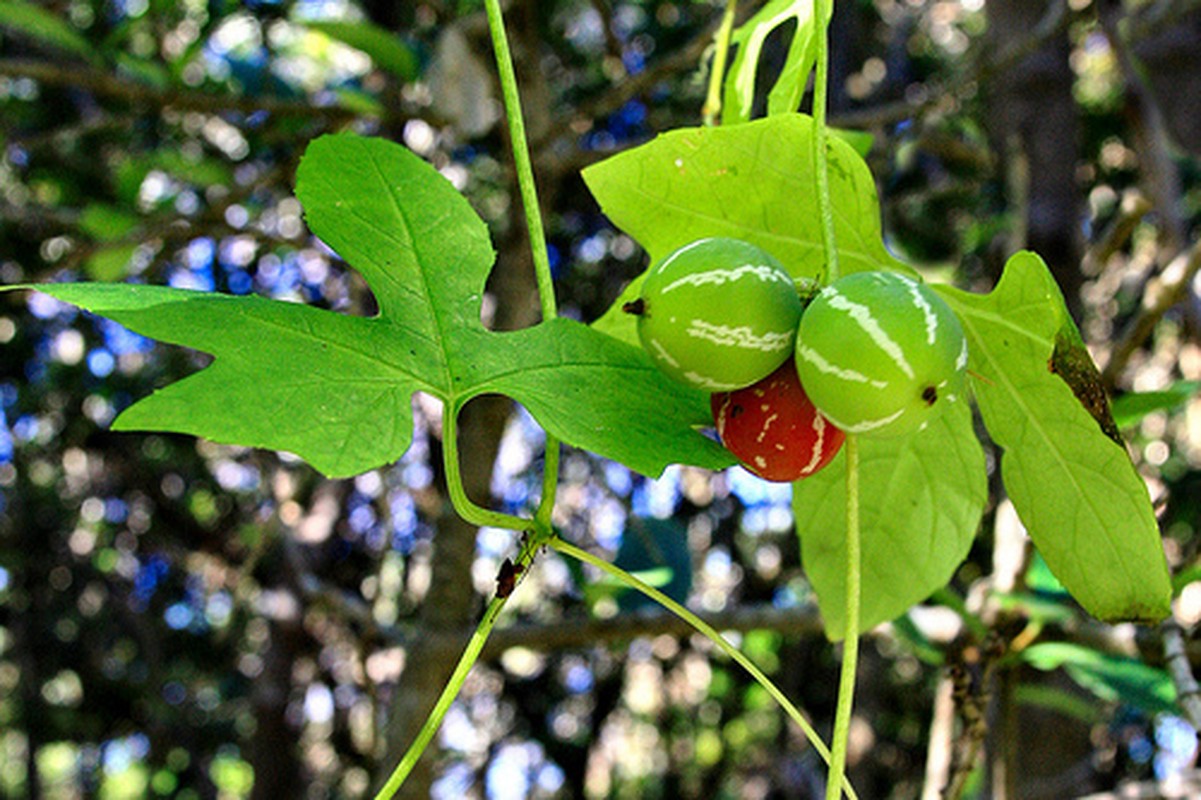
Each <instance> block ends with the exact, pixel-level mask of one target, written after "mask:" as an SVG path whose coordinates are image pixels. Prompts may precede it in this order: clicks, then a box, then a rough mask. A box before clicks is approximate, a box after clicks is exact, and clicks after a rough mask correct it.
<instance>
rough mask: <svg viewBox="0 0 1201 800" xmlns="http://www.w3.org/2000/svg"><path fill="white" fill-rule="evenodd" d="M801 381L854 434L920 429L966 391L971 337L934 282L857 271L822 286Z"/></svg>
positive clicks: (812, 311) (804, 344)
mask: <svg viewBox="0 0 1201 800" xmlns="http://www.w3.org/2000/svg"><path fill="white" fill-rule="evenodd" d="M796 363H797V371H798V372H799V373H800V376H801V383H803V384H804V385H805V390H806V391H807V392H808V393H809V396H810V397H811V398H813V403H814V404H815V405H816V406H817V407H818V408H819V409H821V412H822V413H823V414H824V415H826V417H827V418H828V419H830V420H831V421H832V422H833V423H834V424H835V425H837V426H838V427H840V428H842V429H843V430H845V431H846V432H847V433H857V434H864V435H868V434H870V435H878V436H900V435H902V434H906V433H909V432H910V431H914V430H918V429H920V428H922V427H924V426H925V425H926V423H928V422H929V421H930V420H931V419H933V418H934V417H935V416H937V415H938V414H939V413H941V411H942V409H943V408H944V407H945V406H946V405H947V404H948V403H951V402H954V401H955V399H956V398H957V397H958V395H959V393H960V392H962V391H963V380H964V373H965V371H966V369H967V340H966V339H965V338H964V335H963V327H962V326H961V325H960V324H959V319H958V318H957V317H956V316H955V312H954V311H952V310H951V307H950V306H948V305H947V304H946V302H945V301H944V300H943V299H942V298H941V297H939V296H938V295H937V294H935V293H934V292H933V291H932V290H931V289H930V288H929V287H928V286H926V285H925V284H922V283H919V282H918V281H915V280H913V279H912V278H908V277H906V276H904V275H900V274H898V273H895V272H856V273H854V274H851V275H847V276H846V277H845V278H841V279H840V280H837V281H835V282H834V283H832V284H831V285H829V286H827V287H826V288H825V289H822V291H821V293H819V294H818V295H817V297H816V298H814V300H813V302H811V303H810V304H809V306H808V307H807V308H806V309H805V316H804V317H803V318H802V319H801V328H800V332H799V333H798V334H797V350H796Z"/></svg>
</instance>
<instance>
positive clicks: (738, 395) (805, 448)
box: [709, 359, 846, 481]
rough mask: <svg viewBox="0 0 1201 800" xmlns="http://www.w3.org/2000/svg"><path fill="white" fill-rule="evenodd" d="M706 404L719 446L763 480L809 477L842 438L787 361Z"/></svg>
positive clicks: (838, 446) (825, 462)
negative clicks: (752, 382) (754, 380)
mask: <svg viewBox="0 0 1201 800" xmlns="http://www.w3.org/2000/svg"><path fill="white" fill-rule="evenodd" d="M709 403H710V407H711V408H712V410H713V421H714V423H716V425H717V434H718V436H720V437H721V441H722V444H724V445H725V446H726V449H727V450H729V451H730V452H731V453H733V454H734V455H735V456H737V457H738V460H739V461H741V462H742V463H743V465H744V466H746V468H747V469H749V470H750V471H751V472H753V473H755V474H756V475H758V476H759V477H761V478H765V479H767V480H769V481H795V480H800V479H801V478H806V477H808V476H810V475H812V474H813V473H815V472H817V471H818V470H820V469H821V468H822V467H824V466H826V465H827V464H829V463H830V461H831V460H832V459H833V458H834V456H835V455H836V454H837V453H838V449H839V448H840V447H842V443H843V441H844V440H845V439H846V434H845V433H843V432H842V431H840V430H839V429H838V428H836V427H834V424H833V423H831V422H830V421H829V420H828V419H826V418H825V417H824V416H822V414H821V412H819V411H818V410H817V409H816V408H815V407H814V405H813V403H812V401H810V400H809V396H808V395H806V394H805V390H804V389H803V388H802V387H801V381H800V379H799V378H798V377H797V371H796V366H795V365H794V364H793V362H792V359H789V360H788V361H786V362H784V364H782V365H781V366H780V367H778V368H777V369H776V371H775V372H773V373H772V374H770V375H768V376H767V377H766V378H764V379H763V380H761V381H759V382H758V383H754V384H752V385H750V386H747V387H746V388H744V389H738V390H736V391H733V392H719V393H717V394H714V395H712V396H711V397H710V399H709Z"/></svg>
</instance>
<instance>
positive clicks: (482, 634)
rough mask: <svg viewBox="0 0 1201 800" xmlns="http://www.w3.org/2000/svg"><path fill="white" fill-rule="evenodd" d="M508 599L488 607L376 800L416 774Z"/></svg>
mask: <svg viewBox="0 0 1201 800" xmlns="http://www.w3.org/2000/svg"><path fill="white" fill-rule="evenodd" d="M504 605H505V598H503V597H496V598H493V600H492V602H491V603H489V604H488V608H487V610H486V611H485V612H484V618H483V619H481V620H480V624H479V625H478V626H477V627H476V629H475V633H473V634H472V635H471V639H470V640H469V641H468V642H467V647H466V648H465V649H464V650H463V655H462V656H460V657H459V663H458V664H457V665H455V671H454V672H453V673H451V676H450V680H448V681H447V682H446V686H445V687H443V689H442V694H440V695H439V696H438V702H437V703H436V704H435V705H434V708H433V710H432V711H430V714H429V716H428V717H426V718H425V724H424V725H422V726H421V730H420V731H418V732H417V738H416V739H414V740H413V743H412V744H411V745H409V749H408V750H407V751H406V752H405V754H404V758H402V759H401V760H400V763H399V764H397V765H396V769H394V770H393V771H392V774H391V775H389V776H388V780H387V781H386V782H385V783H384V785H383V786H382V787H381V788H380V790H379V792H377V793H376V795H375V800H388V798H391V797H392V796H393V795H395V794H396V792H397V791H399V790H400V787H401V786H402V785H403V784H404V782H405V779H406V778H408V777H409V773H410V772H412V771H413V767H415V766H416V765H417V761H418V760H419V759H420V758H421V755H422V753H424V752H425V748H426V747H427V746H428V745H429V743H430V741H431V740H432V739H433V738H434V734H435V733H437V732H438V728H439V727H440V726H441V725H442V720H443V719H445V718H446V712H448V711H449V710H450V706H451V703H453V702H454V700H455V698H456V697H458V695H459V690H460V689H462V688H463V682H464V681H466V680H467V675H468V673H470V672H471V668H472V667H474V666H475V662H476V661H478V660H479V657H480V653H481V652H482V651H483V649H484V644H485V642H487V641H488V635H489V634H490V633H492V628H493V627H495V625H496V620H497V617H499V616H500V611H501V609H502V608H504Z"/></svg>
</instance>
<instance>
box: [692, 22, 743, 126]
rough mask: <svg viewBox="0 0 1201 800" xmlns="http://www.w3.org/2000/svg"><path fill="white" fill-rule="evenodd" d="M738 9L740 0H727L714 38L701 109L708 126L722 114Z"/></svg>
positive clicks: (714, 123) (715, 122)
mask: <svg viewBox="0 0 1201 800" xmlns="http://www.w3.org/2000/svg"><path fill="white" fill-rule="evenodd" d="M737 9H738V0H726V10H725V13H724V14H722V17H721V24H720V25H719V26H718V28H717V33H716V34H715V35H714V37H713V64H712V66H711V67H710V68H709V91H708V93H707V94H706V95H705V105H704V106H703V107H702V108H701V118H702V119H703V120H704V122H705V124H706V125H716V124H717V123H718V116H719V115H720V114H721V87H722V86H723V85H724V84H725V76H726V60H727V59H728V58H729V57H730V36H731V35H732V34H733V32H734V12H735V11H736V10H737Z"/></svg>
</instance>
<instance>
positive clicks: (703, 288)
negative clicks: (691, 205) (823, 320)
mask: <svg viewBox="0 0 1201 800" xmlns="http://www.w3.org/2000/svg"><path fill="white" fill-rule="evenodd" d="M624 308H625V310H626V311H628V312H630V313H632V314H637V315H638V337H639V339H641V341H642V346H643V347H644V348H645V349H646V351H647V353H648V354H649V355H650V357H651V360H652V361H653V362H654V363H655V365H656V366H658V367H659V368H660V369H662V370H663V371H664V372H665V373H667V374H668V375H670V376H671V377H672V378H675V379H676V380H678V381H681V382H683V383H686V384H688V385H689V386H693V387H695V388H697V389H703V390H705V391H708V392H719V391H728V390H731V389H740V388H742V387H744V386H750V385H751V384H752V383H754V382H755V381H757V380H759V379H760V378H763V377H765V376H767V375H768V374H770V373H771V372H772V370H774V369H775V368H776V367H778V366H780V364H782V363H784V361H785V359H787V358H789V357H790V356H791V355H792V354H793V349H794V343H795V341H796V332H797V325H798V323H799V321H800V318H801V300H800V297H799V295H798V294H797V291H796V286H795V284H794V283H793V279H792V276H791V275H789V274H788V271H787V270H785V269H784V267H783V266H782V265H781V264H780V262H779V261H777V260H776V259H775V258H773V257H772V256H771V255H770V254H769V253H767V252H766V251H764V250H763V249H762V248H759V247H756V246H755V245H753V244H750V243H749V242H744V241H741V240H738V239H729V238H721V237H716V238H710V239H700V240H698V241H695V242H692V243H691V244H688V245H685V246H684V247H681V248H680V249H678V250H676V251H675V252H673V253H672V254H671V255H669V256H667V258H665V259H663V260H662V261H660V262H659V263H657V264H655V265H654V266H652V267H651V268H650V270H649V271H648V272H647V275H646V280H645V281H644V282H643V284H642V292H641V295H640V296H639V299H637V300H635V301H633V302H631V303H627V304H626V305H625V307H624Z"/></svg>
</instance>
